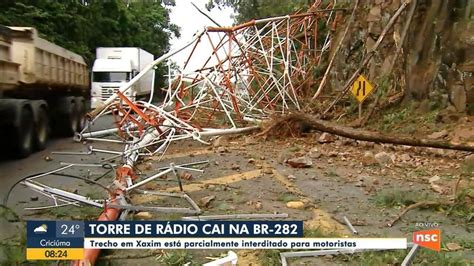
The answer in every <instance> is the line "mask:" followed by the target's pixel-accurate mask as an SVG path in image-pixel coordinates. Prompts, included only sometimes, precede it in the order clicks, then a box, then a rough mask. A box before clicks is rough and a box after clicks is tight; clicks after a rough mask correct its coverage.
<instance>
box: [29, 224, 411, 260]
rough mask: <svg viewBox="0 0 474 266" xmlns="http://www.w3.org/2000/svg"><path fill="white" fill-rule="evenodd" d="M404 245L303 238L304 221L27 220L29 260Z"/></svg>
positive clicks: (402, 241) (401, 242) (403, 244)
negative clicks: (93, 252)
mask: <svg viewBox="0 0 474 266" xmlns="http://www.w3.org/2000/svg"><path fill="white" fill-rule="evenodd" d="M385 248H386V249H406V248H407V239H406V238H305V237H303V222H302V221H251V222H249V221H116V222H99V221H27V249H26V250H27V251H26V256H27V259H28V260H79V259H83V256H84V250H85V249H385Z"/></svg>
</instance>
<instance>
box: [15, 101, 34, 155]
mask: <svg viewBox="0 0 474 266" xmlns="http://www.w3.org/2000/svg"><path fill="white" fill-rule="evenodd" d="M19 117H20V121H19V122H20V123H19V125H18V127H17V131H16V141H15V146H16V147H15V152H16V155H17V156H18V157H19V158H25V157H28V156H29V155H30V154H31V152H32V151H33V134H34V124H33V123H32V121H33V112H32V111H31V109H30V108H27V107H23V108H22V109H21V114H20V116H19Z"/></svg>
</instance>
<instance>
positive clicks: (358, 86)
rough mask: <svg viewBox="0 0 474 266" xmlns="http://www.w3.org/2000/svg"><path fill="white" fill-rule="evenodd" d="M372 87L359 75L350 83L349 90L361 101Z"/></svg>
mask: <svg viewBox="0 0 474 266" xmlns="http://www.w3.org/2000/svg"><path fill="white" fill-rule="evenodd" d="M373 89H374V87H372V85H371V84H370V83H369V81H368V80H367V79H366V78H365V77H364V76H363V75H360V76H359V77H358V78H357V79H356V81H355V82H354V84H352V88H351V92H352V95H354V97H355V98H356V99H357V100H358V101H359V102H360V103H361V102H363V101H364V100H365V98H367V96H369V94H370V93H371V92H372V90H373Z"/></svg>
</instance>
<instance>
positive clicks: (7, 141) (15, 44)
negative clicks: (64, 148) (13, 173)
mask: <svg viewBox="0 0 474 266" xmlns="http://www.w3.org/2000/svg"><path fill="white" fill-rule="evenodd" d="M88 88H89V71H88V68H87V65H86V63H85V61H84V59H83V58H82V57H81V56H80V55H78V54H75V53H73V52H71V51H68V50H66V49H64V48H62V47H60V46H58V45H56V44H53V43H51V42H49V41H46V40H45V39H43V38H41V37H39V35H38V32H37V30H36V29H35V28H32V27H10V26H8V27H7V26H1V25H0V137H1V139H0V142H1V145H2V149H1V150H2V152H11V153H12V154H14V155H16V156H17V157H27V156H28V155H30V154H31V153H32V152H33V151H35V150H42V149H44V148H45V147H46V143H47V141H48V138H49V136H50V135H51V134H55V135H61V136H72V135H73V134H74V133H75V132H77V131H78V130H80V128H81V127H83V126H84V123H85V119H84V117H85V113H86V98H87V95H88V93H89V89H88Z"/></svg>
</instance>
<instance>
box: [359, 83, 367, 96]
mask: <svg viewBox="0 0 474 266" xmlns="http://www.w3.org/2000/svg"><path fill="white" fill-rule="evenodd" d="M360 83H361V81H360V80H359V83H358V85H359V86H358V87H357V96H359V92H360V89H362V96H365V80H364V81H362V86H361V84H360Z"/></svg>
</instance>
